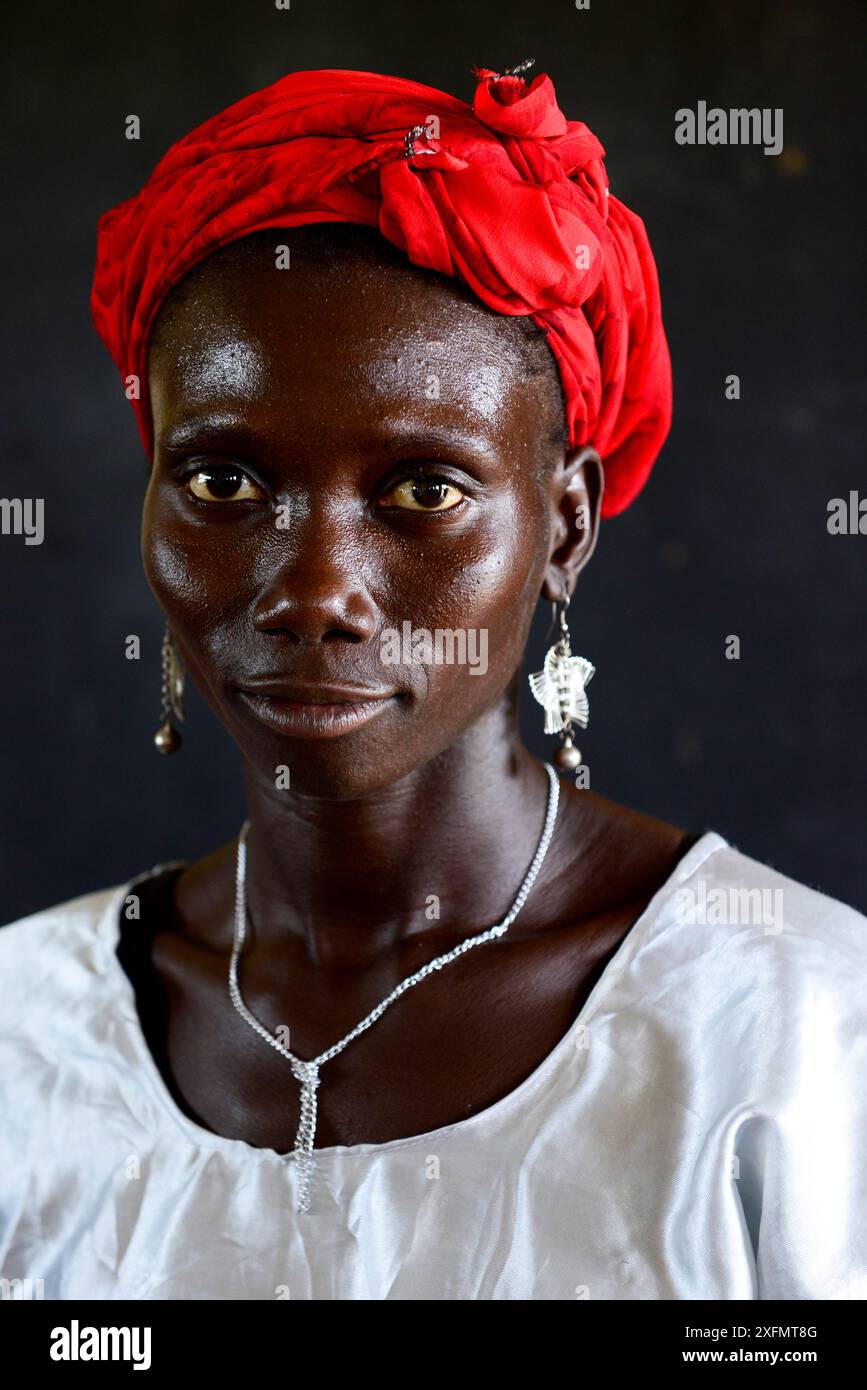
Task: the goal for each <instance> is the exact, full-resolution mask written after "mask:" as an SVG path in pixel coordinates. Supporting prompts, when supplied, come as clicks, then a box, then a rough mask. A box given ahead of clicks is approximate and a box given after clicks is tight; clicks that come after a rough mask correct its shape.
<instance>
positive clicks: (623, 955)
mask: <svg viewBox="0 0 867 1390" xmlns="http://www.w3.org/2000/svg"><path fill="white" fill-rule="evenodd" d="M729 847H730V846H729V844H728V841H727V840H725V839H724V838H723V836H722V835H720V834H719V833H718V832H717V831H715V830H708V831H705V833H704V834H703V835H700V836H699V838H698V839H697V840H696V841H695V842H694V843H693V844H692V845H691V847H690V848H689V849H688V850H687V852H686V854H684V855H683V857H682V858H681V859H679V860H678V862H677V863H676V864H675V866H674V868H673V869H672V871H671V873H670V874H669V876H668V878H667V879H666V880H665V881H664V882H663V883H662V884H660V886H659V888H658V889H657V890H656V892H655V893H654V895H653V897H652V898H651V899H650V902H649V903H648V904H647V906H646V907H645V909H644V911H643V912H642V913H641V914H640V915H639V916H638V917H637V918H636V920H635V921H634V922H633V924H632V926H631V927H630V928H629V930H628V932H627V933H626V935H625V936H624V937H623V939H622V940H621V942H620V944H619V945H618V947H617V950H616V951H615V952H614V955H613V956H612V957H611V959H610V960H609V961H608V963H607V965H606V966H605V968H604V969H603V971H602V974H601V975H600V976H599V979H598V980H597V981H596V984H595V985H594V986H593V988H592V989H591V991H590V993H589V994H588V996H587V998H586V999H585V1001H584V1003H583V1005H582V1007H581V1009H580V1010H579V1011H578V1015H577V1017H576V1018H574V1019H573V1020H572V1022H571V1024H570V1025H569V1027H568V1029H567V1031H566V1032H565V1033H564V1034H563V1036H562V1038H560V1039H559V1041H558V1042H556V1043H555V1044H554V1047H553V1048H552V1049H551V1051H550V1052H549V1053H548V1054H547V1056H545V1057H543V1059H542V1061H541V1062H540V1063H539V1064H538V1066H537V1067H535V1068H534V1070H533V1071H532V1072H531V1073H530V1075H529V1076H527V1077H525V1078H524V1080H523V1081H521V1082H520V1083H519V1084H518V1085H517V1086H515V1087H513V1089H512V1090H511V1091H509V1092H508V1093H507V1094H506V1095H505V1096H501V1097H500V1099H499V1100H496V1101H494V1102H493V1104H492V1105H488V1106H486V1107H485V1108H484V1109H483V1110H478V1111H477V1112H476V1114H475V1115H469V1116H467V1117H466V1119H463V1120H455V1121H453V1122H452V1123H451V1124H448V1125H441V1126H440V1127H439V1128H438V1129H430V1130H425V1131H424V1133H422V1134H410V1135H407V1136H405V1137H404V1138H401V1139H387V1140H386V1141H385V1142H384V1143H382V1144H330V1145H328V1146H327V1147H325V1148H314V1150H313V1152H314V1155H315V1157H316V1159H317V1161H318V1160H319V1159H328V1158H335V1159H336V1158H351V1157H353V1156H355V1155H357V1156H359V1157H362V1156H374V1155H376V1154H386V1153H394V1152H397V1151H398V1150H400V1149H405V1148H409V1147H410V1146H412V1145H417V1144H430V1143H432V1142H434V1141H436V1140H440V1139H442V1138H445V1137H446V1136H447V1135H451V1134H455V1133H456V1132H458V1131H460V1132H461V1133H467V1132H469V1131H470V1130H472V1129H473V1128H475V1127H477V1126H478V1125H480V1124H484V1123H485V1122H486V1121H490V1120H493V1119H495V1118H496V1117H497V1116H498V1115H500V1114H501V1113H503V1112H504V1111H506V1110H508V1109H509V1108H511V1107H514V1106H515V1105H518V1104H520V1103H522V1102H524V1101H526V1100H527V1099H529V1097H530V1096H531V1095H532V1093H533V1092H534V1091H535V1090H537V1088H538V1087H539V1086H540V1085H541V1084H542V1083H543V1082H544V1081H545V1080H546V1079H547V1077H548V1076H549V1074H550V1073H551V1072H552V1071H553V1070H554V1068H555V1067H556V1065H557V1063H558V1062H559V1060H560V1058H561V1057H562V1056H563V1055H564V1054H565V1053H566V1052H567V1050H568V1049H569V1048H570V1047H571V1046H572V1045H573V1041H574V1039H575V1037H576V1036H577V1035H578V1032H579V1029H581V1028H583V1027H586V1025H587V1023H588V1022H589V1020H590V1019H591V1017H592V1016H593V1014H594V1013H595V1012H596V1010H597V1009H598V1007H599V1005H600V1003H601V1002H602V1001H603V999H604V997H605V995H606V994H607V993H608V992H609V991H610V990H611V989H612V987H613V986H614V984H615V983H616V982H617V980H618V979H619V978H620V976H621V975H622V974H623V971H624V970H625V968H626V966H627V965H628V964H629V962H630V961H631V959H632V957H633V956H634V955H635V953H636V951H637V949H638V947H639V945H640V944H641V943H642V941H643V940H644V938H646V937H647V936H648V935H649V934H650V932H651V930H652V928H653V926H654V925H655V924H656V922H657V921H658V917H659V912H660V908H661V907H662V906H663V904H664V903H665V901H666V899H667V898H669V897H670V896H671V894H672V893H673V892H674V890H675V888H677V886H678V885H679V884H681V883H683V881H684V880H685V879H687V878H689V877H690V876H691V875H692V874H693V873H694V872H695V870H696V869H698V868H699V867H700V866H701V864H703V863H704V861H705V860H706V859H708V858H709V857H710V855H711V854H713V853H715V852H716V851H717V850H718V849H728V848H729ZM188 863H189V860H185V859H173V860H169V861H166V862H165V863H161V864H156V865H155V866H154V867H153V868H152V869H146V870H145V871H144V872H143V873H140V874H136V876H135V877H134V878H131V879H129V880H128V881H127V882H126V883H124V884H122V885H120V886H119V887H118V888H116V889H115V890H114V891H113V892H112V894H111V897H110V899H109V901H108V904H107V906H106V908H105V911H104V913H103V918H102V922H101V924H100V937H101V941H102V945H103V949H104V953H105V957H106V962H107V973H108V974H109V975H111V976H113V977H114V979H115V980H116V982H117V984H118V987H119V992H120V995H121V1002H122V1004H123V1006H124V1007H123V1012H122V1015H121V1016H122V1019H123V1022H124V1024H125V1026H126V1030H127V1036H128V1037H129V1039H130V1040H131V1042H132V1044H133V1047H134V1050H135V1053H136V1055H137V1057H138V1059H139V1062H140V1063H141V1068H142V1075H143V1077H144V1079H145V1081H146V1082H147V1085H148V1087H149V1089H150V1092H151V1094H152V1096H153V1097H154V1099H155V1101H156V1102H157V1104H158V1106H159V1108H160V1110H161V1111H162V1112H163V1113H164V1114H165V1115H166V1116H167V1117H168V1118H169V1119H170V1120H172V1121H173V1122H174V1124H175V1125H176V1127H178V1128H179V1129H181V1131H182V1132H183V1133H184V1134H185V1135H186V1137H187V1138H188V1139H189V1140H190V1141H191V1142H192V1143H193V1144H194V1145H196V1146H197V1147H199V1148H208V1149H214V1150H217V1151H219V1152H222V1153H225V1154H236V1155H238V1156H245V1157H247V1158H255V1159H257V1160H258V1161H264V1162H273V1163H279V1164H281V1165H285V1164H286V1163H287V1161H288V1160H290V1159H294V1157H295V1151H294V1148H293V1149H289V1150H288V1152H286V1153H278V1152H277V1150H276V1149H269V1148H261V1147H259V1146H258V1145H256V1144H249V1143H248V1142H247V1140H246V1139H232V1138H230V1137H229V1136H228V1135H225V1134H216V1133H215V1132H214V1131H213V1130H210V1129H206V1128H205V1127H204V1126H203V1125H200V1124H197V1122H196V1121H195V1120H192V1119H190V1117H189V1116H188V1115H185V1114H184V1112H183V1110H181V1108H180V1106H179V1105H178V1104H177V1103H176V1101H175V1099H174V1097H173V1096H172V1094H171V1092H170V1090H169V1088H168V1086H167V1084H166V1082H165V1080H164V1078H163V1075H162V1073H161V1071H160V1069H159V1067H158V1066H157V1064H156V1061H155V1059H154V1056H153V1054H152V1052H151V1050H150V1048H149V1046H148V1043H147V1039H146V1037H145V1035H144V1029H143V1028H142V1024H141V1019H140V1017H139V1013H138V1009H137V1007H136V1000H135V990H134V988H133V984H132V981H131V980H130V978H129V976H128V975H127V973H126V971H125V970H124V968H123V966H122V964H121V962H120V958H119V956H118V954H117V952H118V947H119V946H120V944H121V926H120V906H121V904H122V902H123V901H124V899H125V898H126V897H127V896H128V895H129V893H130V892H131V891H132V890H134V888H135V885H136V884H137V883H141V882H143V881H144V880H146V879H149V878H155V877H156V876H157V875H159V874H161V873H165V872H167V871H168V870H170V869H175V868H183V867H185V866H186V865H187V864H188Z"/></svg>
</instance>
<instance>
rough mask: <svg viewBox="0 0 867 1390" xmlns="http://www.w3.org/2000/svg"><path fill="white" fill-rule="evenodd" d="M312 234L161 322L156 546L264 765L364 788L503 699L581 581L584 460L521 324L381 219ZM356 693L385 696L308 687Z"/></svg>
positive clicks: (234, 722)
mask: <svg viewBox="0 0 867 1390" xmlns="http://www.w3.org/2000/svg"><path fill="white" fill-rule="evenodd" d="M287 242H291V246H292V252H291V255H292V261H291V268H285V269H278V268H277V266H276V253H275V247H276V246H277V245H280V244H286V243H287ZM304 246H305V236H304V233H303V232H301V233H299V232H298V231H294V232H292V233H279V232H278V233H274V234H273V236H271V237H269V238H266V239H265V240H264V241H262V240H261V238H254V239H249V244H248V245H246V246H244V245H241V246H239V245H238V244H236V245H235V246H233V247H229V248H227V250H226V251H225V252H222V253H220V254H219V255H218V256H215V257H212V258H211V260H209V261H208V262H206V263H205V264H204V265H203V266H202V267H200V268H199V270H198V272H194V274H193V276H192V277H191V278H190V279H189V280H188V281H187V282H186V283H185V285H184V286H183V287H182V289H181V292H180V293H179V294H178V295H176V296H174V297H173V300H172V301H170V303H169V304H168V305H167V306H166V308H165V309H164V311H163V313H162V315H161V316H160V321H159V324H158V329H157V332H156V334H155V335H154V339H153V346H152V349H151V354H150V362H149V387H150V393H151V406H152V412H153V419H154V436H155V457H154V466H153V470H152V473H151V478H150V483H149V486H148V490H147V495H146V499H145V507H144V516H143V531H142V553H143V558H144V564H145V569H146V572H147V576H148V580H149V582H150V585H151V587H152V589H153V591H154V594H155V595H156V597H157V599H158V601H159V603H160V605H161V607H162V609H163V610H164V612H165V615H166V618H167V620H168V623H169V626H170V628H171V630H172V632H173V634H174V637H175V640H176V642H177V644H178V646H179V648H180V651H181V655H182V657H183V660H184V662H185V665H186V666H187V668H188V670H189V673H190V675H191V677H192V679H193V680H194V681H195V683H196V685H197V687H198V689H199V690H200V691H201V692H202V694H203V695H204V697H205V698H206V699H207V700H208V702H209V703H210V704H211V706H212V707H213V709H214V711H215V712H216V714H217V715H218V717H219V718H220V720H221V721H222V722H223V724H224V725H225V726H226V728H227V729H228V730H229V732H230V734H231V735H232V737H233V738H234V740H235V741H236V743H237V744H238V746H239V748H240V749H241V752H242V755H243V757H244V759H245V762H246V763H247V766H248V769H249V770H250V772H251V773H252V774H253V775H254V776H256V777H258V778H260V779H262V781H263V783H266V784H269V785H271V786H273V785H274V782H275V777H276V770H277V769H278V768H279V767H282V766H288V767H289V769H290V776H291V786H292V788H293V790H298V791H300V792H302V793H307V794H310V795H319V796H326V797H336V798H343V797H354V796H360V795H363V794H364V793H365V792H368V791H372V790H375V789H377V788H380V787H384V786H387V785H390V784H391V783H393V782H395V781H396V780H397V779H398V778H400V777H401V776H403V775H404V774H406V773H407V772H409V771H411V770H412V769H414V768H416V767H419V766H420V765H421V764H423V763H425V762H426V761H428V760H429V759H431V758H434V757H435V756H436V755H437V754H439V753H441V752H442V751H443V750H444V749H446V748H448V747H449V746H451V745H452V744H454V743H455V741H456V740H458V739H459V738H460V737H461V736H462V735H463V734H464V733H465V731H468V730H469V729H470V728H471V727H472V726H473V725H475V724H476V723H477V721H479V720H480V718H481V717H482V716H484V715H485V714H486V713H487V712H491V711H493V710H495V709H496V708H497V707H498V706H500V705H501V704H502V703H503V701H504V699H505V693H506V691H507V687H508V686H509V684H510V682H511V680H512V677H513V675H514V673H515V671H516V669H517V667H518V666H519V664H520V662H521V658H522V654H523V650H524V645H525V642H526V639H527V635H528V631H529V627H530V623H531V620H532V616H533V612H534V609H535V607H536V603H537V600H538V599H539V597H540V595H541V594H542V591H543V584H545V582H546V579H547V581H548V586H547V589H546V592H547V594H548V596H549V597H551V596H553V594H554V593H556V592H558V591H559V590H560V589H561V587H562V585H561V583H559V582H558V581H559V580H560V579H561V572H560V570H559V569H558V568H557V565H556V563H555V564H554V565H551V564H549V560H550V559H551V556H552V553H553V552H554V551H555V549H556V548H557V547H558V546H559V547H563V546H564V542H566V548H568V547H569V543H568V541H567V531H568V516H566V517H565V519H564V515H563V507H562V506H561V505H560V504H561V499H562V497H563V493H564V490H565V486H566V482H568V476H567V475H566V474H565V473H564V471H563V468H564V449H563V445H562V442H559V443H558V442H556V438H555V436H556V425H557V423H558V417H557V414H556V397H555V395H554V391H555V390H556V378H555V379H554V381H553V383H552V380H551V375H550V374H544V373H543V374H539V375H536V376H531V375H528V373H527V371H526V365H525V364H526V357H525V355H524V354H525V351H526V348H525V346H524V344H523V343H522V341H521V338H522V335H521V334H520V333H519V332H517V331H516V328H517V326H516V325H514V324H509V323H508V322H506V321H504V320H503V319H502V318H500V317H499V316H497V315H495V314H493V313H491V312H490V311H488V310H487V309H485V308H484V306H482V305H481V304H478V303H477V302H475V301H473V300H472V298H471V296H470V295H469V292H468V291H465V290H464V289H463V288H462V287H461V286H459V285H458V284H457V283H456V282H452V281H449V280H447V279H446V278H445V277H441V276H437V275H432V274H429V273H428V272H424V271H420V270H418V269H416V268H414V267H412V266H411V265H409V264H407V263H405V262H402V261H401V260H400V259H398V258H396V256H395V257H393V256H392V255H391V254H390V253H388V252H384V251H380V250H378V249H377V248H376V246H375V244H374V240H373V238H372V237H371V236H370V235H368V236H364V237H363V236H361V234H359V240H358V249H357V252H356V251H352V252H351V253H350V254H346V255H339V256H338V257H336V258H331V259H330V260H328V261H323V260H322V259H321V258H320V257H317V256H313V255H311V256H309V257H307V258H305V255H304ZM551 371H552V373H553V365H552V368H551ZM568 457H569V456H568V455H567V456H566V458H567V459H568ZM571 495H574V494H571ZM579 542H580V537H579ZM583 544H584V546H585V549H586V548H587V544H588V540H587V538H586V537H585V539H584V542H583ZM591 548H592V546H591ZM552 584H553V592H552V590H551V585H552ZM420 630H422V631H420ZM425 634H429V638H430V646H427V647H426V645H425ZM438 634H440V636H439V642H440V644H441V645H440V649H439V650H440V655H441V659H440V661H437V660H435V659H432V657H435V655H436V652H437V645H436V643H437V635H438ZM462 643H465V646H464V647H462V645H461V644H462ZM449 652H451V654H452V658H453V660H452V662H449V660H448V659H447V658H448V653H449ZM462 656H463V660H461V657H462ZM335 686H336V687H345V686H349V687H350V690H349V691H341V690H340V689H338V690H336V691H335V690H334V689H325V690H324V691H323V687H335ZM301 687H303V688H301ZM352 687H355V688H363V692H364V693H367V694H370V695H373V696H376V699H375V700H373V701H368V702H367V703H366V704H364V705H362V706H361V707H360V709H359V708H357V709H356V710H355V713H353V712H352V709H351V708H350V709H347V707H346V705H345V704H344V705H343V707H342V708H341V706H340V705H337V706H335V709H336V710H337V713H334V712H332V714H331V717H330V718H323V717H322V712H321V711H320V714H319V715H318V716H317V715H315V714H314V715H312V716H311V715H310V713H309V711H308V713H307V714H306V715H305V713H304V712H303V711H302V710H299V708H298V706H297V703H295V702H293V701H292V700H291V697H293V696H294V697H295V701H298V700H307V701H318V702H320V703H321V702H331V701H334V700H335V699H336V698H338V697H339V696H341V695H342V698H343V700H344V701H346V700H348V699H350V698H351V696H352V694H353V693H354V692H353V690H352ZM359 693H362V692H361V690H360V689H359Z"/></svg>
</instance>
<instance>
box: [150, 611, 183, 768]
mask: <svg viewBox="0 0 867 1390" xmlns="http://www.w3.org/2000/svg"><path fill="white" fill-rule="evenodd" d="M184 683H185V677H184V668H183V666H182V665H181V658H180V654H179V652H178V649H177V647H176V646H175V642H174V638H173V637H172V634H171V633H170V631H169V628H168V624H166V630H165V633H164V634H163V654H162V715H161V718H162V721H163V722H162V724H161V725H160V727H159V728H158V729H157V731H156V733H155V734H154V743H155V744H156V746H157V748H158V750H159V752H160V753H176V752H177V750H178V749H179V748H180V746H181V743H182V739H181V736H180V734H179V732H178V730H177V729H176V728H175V727H174V724H173V723H172V720H173V719H174V720H176V721H177V722H178V723H179V724H182V723H183V721H184Z"/></svg>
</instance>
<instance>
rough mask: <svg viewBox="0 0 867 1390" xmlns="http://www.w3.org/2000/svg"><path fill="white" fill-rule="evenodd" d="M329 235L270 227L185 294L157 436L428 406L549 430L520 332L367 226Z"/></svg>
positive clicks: (158, 407) (441, 413) (188, 285)
mask: <svg viewBox="0 0 867 1390" xmlns="http://www.w3.org/2000/svg"><path fill="white" fill-rule="evenodd" d="M325 237H326V240H325V243H324V246H323V241H322V232H321V231H320V230H319V229H318V228H317V229H312V228H300V229H293V230H291V231H287V230H282V229H277V230H275V231H274V232H268V233H259V234H257V235H256V236H254V237H248V238H245V239H244V241H243V242H239V243H233V244H232V245H231V246H229V247H227V248H224V250H223V251H221V252H219V253H217V254H216V255H215V256H212V257H211V258H210V259H209V260H208V261H206V262H204V263H203V264H202V265H201V266H199V267H198V268H197V269H196V270H195V271H193V273H192V274H191V275H190V276H189V277H187V280H185V281H184V282H182V284H181V285H180V286H179V287H177V289H176V291H175V292H174V293H173V294H172V295H171V296H170V297H169V299H168V300H167V302H166V304H165V305H164V306H163V309H162V311H161V313H160V315H159V317H158V320H157V324H156V327H155V331H154V334H153V336H152V340H151V349H150V359H149V384H150V391H151V404H152V409H153V414H154V425H155V431H156V433H157V436H159V432H160V429H161V427H162V426H163V425H165V424H167V423H171V422H172V421H174V420H176V419H177V417H178V416H179V415H185V414H189V413H190V412H194V413H195V412H205V411H209V410H214V409H223V408H226V407H227V406H229V407H235V408H237V409H239V410H244V411H246V412H247V413H251V414H257V413H261V414H263V415H266V414H267V415H268V416H269V417H270V418H271V419H272V420H273V418H274V416H275V413H276V415H277V416H279V415H280V414H281V413H282V412H284V411H287V412H288V411H290V410H291V414H292V418H293V421H294V422H295V425H296V426H300V427H302V428H303V427H304V425H305V423H307V424H309V425H311V426H313V425H314V424H315V425H316V426H317V427H318V428H320V429H321V428H322V427H323V425H324V424H331V425H333V426H334V427H335V428H339V427H340V425H341V423H343V424H344V425H345V426H346V427H347V428H348V427H349V426H351V425H357V424H358V422H359V420H360V419H362V418H364V417H369V416H370V415H371V414H375V415H376V416H377V418H378V419H379V420H380V421H381V422H383V423H385V422H387V419H388V417H389V415H390V414H404V415H405V414H407V413H408V412H409V413H412V412H413V411H417V412H419V413H422V414H423V415H425V417H426V418H430V417H431V416H438V417H441V418H442V419H443V420H444V421H448V420H449V419H455V417H457V418H458V419H459V420H460V422H461V423H462V425H464V426H468V425H472V426H475V427H477V428H478V429H480V430H482V431H487V432H488V433H490V434H492V435H496V434H498V433H502V432H503V431H504V430H505V431H506V432H509V431H511V432H512V434H513V435H514V433H515V431H516V430H518V431H519V432H523V431H524V430H526V428H527V423H528V421H527V417H528V415H529V421H530V422H531V423H532V422H535V430H536V434H537V436H538V421H539V415H540V413H541V412H543V411H544V409H545V406H546V387H547V390H548V391H550V384H549V383H546V381H545V378H544V376H543V375H537V376H536V377H531V376H528V375H527V372H526V353H527V345H526V339H525V335H524V333H523V332H522V331H521V329H520V327H519V326H518V325H517V324H515V323H512V322H510V321H509V320H508V319H506V318H504V317H503V316H502V315H499V314H495V313H494V312H493V311H491V310H489V309H487V308H486V307H485V306H484V305H482V304H481V303H480V302H479V301H478V300H476V299H475V298H474V297H473V296H472V295H471V293H470V291H469V290H468V289H466V288H465V287H464V286H463V285H461V284H460V283H459V282H458V281H456V280H452V279H450V278H448V277H446V276H442V275H438V274H436V273H435V272H430V271H425V270H422V269H420V268H419V267H416V266H413V265H411V264H410V263H409V262H408V261H406V260H405V259H404V258H402V257H401V256H400V254H399V253H398V252H397V251H396V250H395V248H392V247H389V246H387V244H383V243H382V241H381V239H379V238H377V237H376V236H375V234H373V233H371V232H369V230H368V229H366V228H341V229H340V230H339V232H338V230H337V229H335V228H332V229H329V230H328V231H326V232H325ZM335 243H336V247H335ZM281 247H283V248H286V247H288V256H287V254H286V252H285V250H284V251H283V252H281V251H280V249H279V248H281ZM287 262H288V264H287ZM516 442H517V441H516Z"/></svg>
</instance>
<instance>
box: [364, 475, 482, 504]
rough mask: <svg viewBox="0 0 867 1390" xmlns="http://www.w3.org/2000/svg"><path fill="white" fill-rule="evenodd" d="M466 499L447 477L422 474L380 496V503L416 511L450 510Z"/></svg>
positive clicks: (408, 479) (407, 479) (405, 480)
mask: <svg viewBox="0 0 867 1390" xmlns="http://www.w3.org/2000/svg"><path fill="white" fill-rule="evenodd" d="M463 499H464V493H463V492H461V490H460V488H459V487H455V485H454V483H450V482H449V481H448V479H447V478H438V477H433V476H428V475H422V476H421V477H418V478H405V479H404V481H403V482H402V483H398V484H397V486H396V487H393V488H392V490H391V492H389V493H386V495H385V496H384V497H382V498H380V505H383V506H392V507H402V508H404V509H406V510H409V511H414V512H450V511H452V510H453V508H454V507H457V506H458V505H459V503H460V502H462V501H463Z"/></svg>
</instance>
